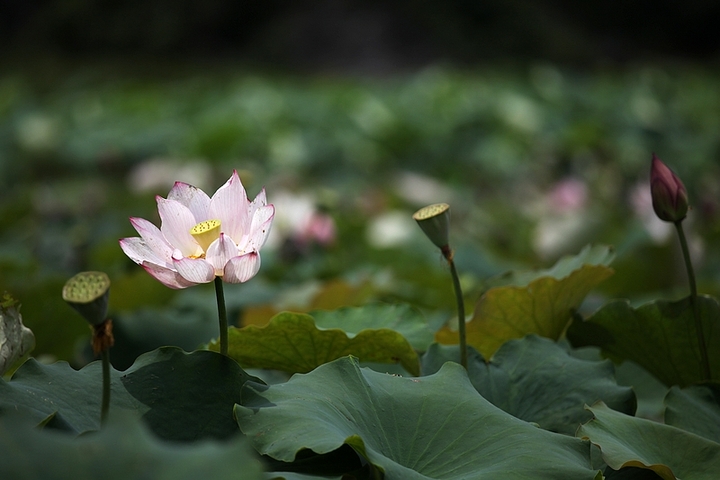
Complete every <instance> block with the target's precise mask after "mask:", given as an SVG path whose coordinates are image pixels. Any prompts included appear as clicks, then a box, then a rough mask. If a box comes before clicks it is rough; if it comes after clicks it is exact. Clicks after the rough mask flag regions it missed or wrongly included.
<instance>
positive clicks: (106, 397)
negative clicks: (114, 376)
mask: <svg viewBox="0 0 720 480" xmlns="http://www.w3.org/2000/svg"><path fill="white" fill-rule="evenodd" d="M101 359H102V404H101V407H100V426H104V425H105V422H107V417H108V411H109V410H110V350H105V351H103V352H102V356H101Z"/></svg>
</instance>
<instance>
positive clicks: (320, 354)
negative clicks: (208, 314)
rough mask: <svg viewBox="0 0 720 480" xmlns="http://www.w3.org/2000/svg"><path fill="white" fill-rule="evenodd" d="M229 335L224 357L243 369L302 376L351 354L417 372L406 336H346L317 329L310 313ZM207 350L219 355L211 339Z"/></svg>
mask: <svg viewBox="0 0 720 480" xmlns="http://www.w3.org/2000/svg"><path fill="white" fill-rule="evenodd" d="M228 337H229V338H228V355H230V357H232V358H234V359H235V360H237V361H238V362H240V364H241V365H243V366H244V367H246V368H270V369H274V370H282V371H284V372H289V373H306V372H309V371H311V370H313V369H314V368H316V367H318V366H320V365H322V364H323V363H327V362H330V361H332V360H335V359H337V358H340V357H343V356H346V355H355V356H357V357H359V358H360V360H362V361H364V362H376V363H399V364H400V365H402V366H403V368H405V370H407V371H408V372H410V373H411V374H413V375H419V374H420V366H419V361H418V356H417V353H416V352H415V350H413V348H412V346H411V345H410V344H409V343H408V341H407V340H406V339H405V337H403V336H402V335H401V334H399V333H398V332H396V331H394V330H390V329H387V328H379V329H374V330H362V331H360V332H359V333H357V334H356V335H348V334H347V333H345V332H344V331H342V330H339V329H330V330H321V329H319V328H318V327H317V326H316V325H315V320H314V319H313V317H311V316H310V315H307V314H304V313H292V312H282V313H279V314H277V315H275V316H274V317H273V318H272V319H271V320H270V323H268V324H267V325H266V326H264V327H256V326H255V325H248V326H247V327H242V328H234V327H231V328H230V329H229V335H228ZM208 348H210V350H214V351H219V350H220V345H219V344H218V342H217V341H213V342H210V344H209V346H208Z"/></svg>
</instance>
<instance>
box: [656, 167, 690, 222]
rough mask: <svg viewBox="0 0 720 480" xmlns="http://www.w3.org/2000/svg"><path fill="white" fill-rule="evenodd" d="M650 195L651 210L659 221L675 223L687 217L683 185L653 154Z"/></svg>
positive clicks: (686, 200) (686, 197)
mask: <svg viewBox="0 0 720 480" xmlns="http://www.w3.org/2000/svg"><path fill="white" fill-rule="evenodd" d="M650 193H651V195H652V205H653V210H655V214H656V215H657V216H658V218H659V219H660V220H663V221H666V222H673V223H675V222H680V221H682V220H683V219H684V218H685V216H686V215H687V211H688V196H687V190H685V185H683V183H682V181H681V180H680V178H678V176H677V175H675V174H674V173H673V171H672V170H670V169H669V168H668V167H667V165H665V164H664V163H663V162H662V161H661V160H660V159H659V158H658V157H657V155H655V154H654V153H653V157H652V166H651V168H650Z"/></svg>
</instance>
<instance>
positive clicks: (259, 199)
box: [248, 187, 267, 218]
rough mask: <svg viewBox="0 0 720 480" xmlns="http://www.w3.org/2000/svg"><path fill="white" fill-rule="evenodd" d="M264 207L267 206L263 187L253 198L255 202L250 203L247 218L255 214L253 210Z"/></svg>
mask: <svg viewBox="0 0 720 480" xmlns="http://www.w3.org/2000/svg"><path fill="white" fill-rule="evenodd" d="M265 205H267V195H266V194H265V187H263V189H262V190H260V193H258V194H257V195H256V196H255V200H253V201H252V202H250V206H249V207H248V218H252V217H253V215H254V214H255V210H257V209H258V208H260V207H263V206H265Z"/></svg>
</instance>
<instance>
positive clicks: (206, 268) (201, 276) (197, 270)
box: [173, 258, 215, 283]
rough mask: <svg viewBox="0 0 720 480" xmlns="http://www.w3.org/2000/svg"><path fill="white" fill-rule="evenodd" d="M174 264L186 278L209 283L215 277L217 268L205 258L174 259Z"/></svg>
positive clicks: (191, 280) (195, 281)
mask: <svg viewBox="0 0 720 480" xmlns="http://www.w3.org/2000/svg"><path fill="white" fill-rule="evenodd" d="M173 266H174V267H175V269H176V270H177V272H178V273H179V274H180V275H182V277H183V278H184V279H185V280H188V281H190V282H193V283H208V282H211V281H212V280H213V279H214V278H215V269H214V268H213V266H212V265H210V263H208V262H207V261H206V260H205V259H204V258H182V259H180V260H174V259H173Z"/></svg>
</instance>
